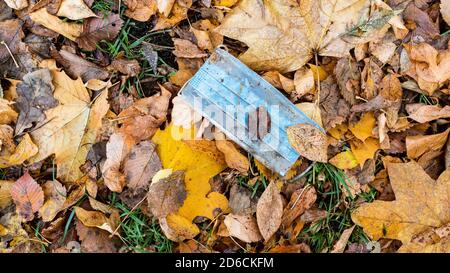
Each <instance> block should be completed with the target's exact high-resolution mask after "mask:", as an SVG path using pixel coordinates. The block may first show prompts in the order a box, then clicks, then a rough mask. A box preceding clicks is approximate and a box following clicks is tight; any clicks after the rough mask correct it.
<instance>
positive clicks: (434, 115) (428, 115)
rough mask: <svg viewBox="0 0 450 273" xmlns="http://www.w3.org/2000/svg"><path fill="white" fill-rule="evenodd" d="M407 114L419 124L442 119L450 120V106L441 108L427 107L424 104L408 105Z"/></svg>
mask: <svg viewBox="0 0 450 273" xmlns="http://www.w3.org/2000/svg"><path fill="white" fill-rule="evenodd" d="M406 112H408V114H409V116H408V118H410V119H412V120H414V121H417V122H419V123H425V122H428V121H432V120H436V119H440V118H450V106H448V105H445V106H444V107H440V106H439V105H426V104H422V103H413V104H407V105H406Z"/></svg>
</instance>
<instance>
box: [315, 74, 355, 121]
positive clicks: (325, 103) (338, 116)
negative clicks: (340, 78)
mask: <svg viewBox="0 0 450 273" xmlns="http://www.w3.org/2000/svg"><path fill="white" fill-rule="evenodd" d="M320 84H321V94H320V112H321V115H322V121H323V125H324V127H325V129H327V130H328V129H331V128H333V127H334V126H336V125H338V124H341V123H343V122H344V121H346V120H347V118H348V116H349V115H350V107H349V106H348V103H347V102H346V101H345V100H344V99H342V98H341V97H340V95H339V88H338V85H337V84H336V81H335V80H334V78H333V77H332V76H329V77H328V78H327V79H326V80H325V81H323V82H321V83H320Z"/></svg>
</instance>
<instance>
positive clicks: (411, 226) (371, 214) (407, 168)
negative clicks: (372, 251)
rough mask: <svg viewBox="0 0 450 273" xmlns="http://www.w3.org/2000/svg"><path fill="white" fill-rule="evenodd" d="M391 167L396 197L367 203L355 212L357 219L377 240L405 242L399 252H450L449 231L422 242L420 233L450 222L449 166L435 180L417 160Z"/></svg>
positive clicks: (389, 168)
mask: <svg viewBox="0 0 450 273" xmlns="http://www.w3.org/2000/svg"><path fill="white" fill-rule="evenodd" d="M387 170H388V173H389V178H390V183H391V185H392V188H393V190H394V193H395V201H390V202H387V201H380V200H376V201H374V202H373V203H366V204H363V205H361V206H360V207H359V208H357V209H356V210H355V211H354V212H353V213H352V220H353V222H355V223H356V224H357V225H359V226H361V227H363V229H364V231H365V233H366V234H367V235H369V237H370V238H372V239H373V240H378V239H380V238H389V239H397V240H400V241H401V242H402V243H403V245H402V247H401V248H400V249H399V252H404V251H410V250H411V249H415V251H416V252H425V251H427V252H433V251H437V250H439V251H445V252H448V251H449V250H450V249H449V248H450V245H449V240H448V235H447V236H446V237H444V238H439V237H438V238H439V239H438V240H436V241H432V242H427V241H422V242H421V240H417V237H419V236H420V235H421V234H423V233H424V232H426V231H429V230H433V229H437V228H440V227H445V226H446V225H447V224H448V222H449V220H450V211H449V209H448V204H449V202H450V199H449V196H450V193H449V191H450V171H449V170H448V169H447V170H446V171H445V172H443V173H442V174H441V175H440V177H439V178H438V179H437V180H436V181H434V180H433V179H431V178H430V177H429V176H428V175H427V174H426V173H425V171H424V170H423V169H422V168H421V167H420V166H419V165H418V164H417V163H416V162H414V161H412V162H409V163H388V164H387Z"/></svg>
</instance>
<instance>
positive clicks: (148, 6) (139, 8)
mask: <svg viewBox="0 0 450 273" xmlns="http://www.w3.org/2000/svg"><path fill="white" fill-rule="evenodd" d="M124 3H125V5H126V6H127V7H128V8H127V10H125V13H124V15H125V16H127V17H129V18H132V19H134V20H136V21H139V22H146V21H148V20H149V19H150V17H151V16H152V15H154V14H156V11H157V6H156V1H155V0H126V1H124Z"/></svg>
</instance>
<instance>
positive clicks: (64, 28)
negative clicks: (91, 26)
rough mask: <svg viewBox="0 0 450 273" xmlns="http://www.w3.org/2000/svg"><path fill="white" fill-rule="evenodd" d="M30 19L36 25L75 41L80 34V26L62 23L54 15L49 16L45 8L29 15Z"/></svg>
mask: <svg viewBox="0 0 450 273" xmlns="http://www.w3.org/2000/svg"><path fill="white" fill-rule="evenodd" d="M30 18H31V20H33V21H34V22H35V23H36V24H39V25H42V26H44V27H46V28H48V29H50V30H53V31H54V32H57V33H59V34H61V35H63V36H64V37H66V38H68V39H70V40H72V41H75V40H76V39H77V38H78V37H79V36H80V34H81V33H82V29H83V27H82V25H80V24H76V23H69V22H64V21H63V20H61V19H59V18H58V17H57V16H55V15H51V14H50V13H48V12H47V10H46V9H45V8H41V9H40V10H37V11H35V12H32V13H30Z"/></svg>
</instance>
